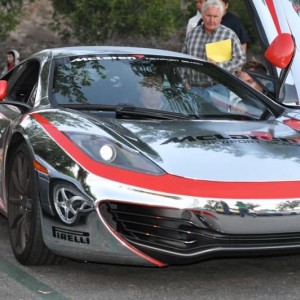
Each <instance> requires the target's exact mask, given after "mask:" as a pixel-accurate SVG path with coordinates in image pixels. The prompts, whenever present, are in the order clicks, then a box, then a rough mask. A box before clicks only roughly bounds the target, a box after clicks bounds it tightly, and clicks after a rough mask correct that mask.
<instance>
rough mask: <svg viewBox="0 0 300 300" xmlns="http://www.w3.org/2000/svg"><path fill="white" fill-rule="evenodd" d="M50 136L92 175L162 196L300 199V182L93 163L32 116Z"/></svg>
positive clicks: (42, 120) (48, 124) (43, 120)
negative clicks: (153, 172) (226, 178)
mask: <svg viewBox="0 0 300 300" xmlns="http://www.w3.org/2000/svg"><path fill="white" fill-rule="evenodd" d="M31 116H32V117H34V119H35V120H36V121H37V122H38V123H39V124H40V125H41V126H42V127H43V128H44V130H45V131H46V132H47V134H48V135H49V136H50V137H51V138H52V139H53V140H54V141H55V142H56V143H57V144H58V145H59V146H60V147H61V148H62V149H63V150H64V151H65V152H66V153H67V154H68V155H69V156H70V157H72V158H73V159H74V160H75V161H76V162H77V163H78V164H80V165H81V166H82V167H83V168H84V169H86V170H87V171H88V172H90V173H93V174H95V175H97V176H100V177H102V178H106V179H109V180H113V181H116V182H120V183H123V184H127V185H132V186H136V187H140V188H144V189H149V190H154V191H157V192H162V193H170V194H177V195H185V196H194V197H209V198H223V199H291V198H298V199H299V198H300V181H270V182H223V181H209V180H198V179H189V178H184V177H180V176H174V175H170V174H164V175H151V174H144V173H139V172H134V171H129V170H125V169H121V168H117V167H113V166H109V165H106V164H103V163H100V162H97V161H95V160H93V159H92V158H91V157H90V156H88V155H87V154H86V153H85V152H84V151H83V150H81V149H80V148H79V147H78V146H77V145H76V144H75V143H73V142H72V141H71V140H70V139H69V138H68V137H67V136H66V135H64V134H63V133H62V132H61V131H60V130H59V129H58V128H56V127H55V126H54V125H53V124H52V123H51V122H50V121H49V120H47V119H46V118H45V117H44V116H42V115H41V114H38V113H34V114H32V115H31Z"/></svg>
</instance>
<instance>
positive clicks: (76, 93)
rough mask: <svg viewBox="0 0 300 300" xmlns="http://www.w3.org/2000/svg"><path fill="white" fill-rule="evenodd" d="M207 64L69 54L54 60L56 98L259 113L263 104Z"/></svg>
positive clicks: (189, 111) (191, 111)
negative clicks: (74, 55)
mask: <svg viewBox="0 0 300 300" xmlns="http://www.w3.org/2000/svg"><path fill="white" fill-rule="evenodd" d="M234 81H237V80H233V79H232V78H229V77H228V75H227V74H226V73H225V72H223V71H222V70H220V69H218V68H214V67H213V66H212V65H210V64H205V63H202V62H197V61H189V60H181V59H177V58H176V59H175V58H174V59H173V58H169V57H166V58H163V57H154V56H149V57H148V56H139V55H132V56H128V57H124V56H119V57H118V56H113V57H112V56H100V55H99V56H94V57H90V56H89V57H70V58H67V59H66V58H64V59H58V60H57V61H56V65H55V70H54V81H53V100H54V101H56V102H57V103H58V104H68V105H71V104H77V105H78V104H83V105H86V104H99V105H112V106H115V105H119V104H129V105H134V106H137V107H142V108H149V109H157V110H161V111H169V112H176V113H182V114H185V115H194V116H202V117H211V116H215V117H218V116H220V117H221V116H223V117H224V116H232V117H234V116H241V115H242V116H245V117H248V118H253V119H260V118H261V117H262V116H264V115H270V114H266V111H268V108H267V106H266V105H265V104H264V102H263V101H261V99H260V98H259V97H258V96H255V95H254V94H253V93H252V92H251V91H250V90H249V89H247V88H245V87H243V86H241V85H239V84H238V83H236V82H234Z"/></svg>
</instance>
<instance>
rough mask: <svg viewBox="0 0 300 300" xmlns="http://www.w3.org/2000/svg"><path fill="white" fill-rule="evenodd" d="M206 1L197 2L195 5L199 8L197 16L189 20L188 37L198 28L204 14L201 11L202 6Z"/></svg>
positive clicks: (198, 0)
mask: <svg viewBox="0 0 300 300" xmlns="http://www.w3.org/2000/svg"><path fill="white" fill-rule="evenodd" d="M205 1H206V0H195V4H196V7H197V14H196V15H195V16H193V17H192V18H190V19H189V21H188V24H187V27H186V35H187V34H188V33H189V32H190V31H191V30H192V29H193V28H195V27H196V26H197V24H198V22H199V21H200V19H201V18H202V14H201V9H202V4H203V3H204V2H205Z"/></svg>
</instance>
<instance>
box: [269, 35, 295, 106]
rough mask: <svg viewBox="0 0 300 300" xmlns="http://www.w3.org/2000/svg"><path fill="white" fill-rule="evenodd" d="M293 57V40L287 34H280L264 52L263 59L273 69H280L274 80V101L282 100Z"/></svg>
mask: <svg viewBox="0 0 300 300" xmlns="http://www.w3.org/2000/svg"><path fill="white" fill-rule="evenodd" d="M294 55H295V40H294V37H293V36H292V35H291V34H289V33H280V34H279V35H278V36H277V37H276V38H275V39H274V40H273V42H272V43H271V44H270V45H269V47H268V48H267V50H266V51H265V58H266V59H267V60H268V62H269V63H271V64H272V65H273V66H274V67H277V68H280V69H281V71H280V74H279V77H278V78H276V79H275V99H276V101H278V102H282V101H283V99H284V83H285V81H286V78H287V76H288V73H289V71H290V69H291V66H292V62H293V59H294Z"/></svg>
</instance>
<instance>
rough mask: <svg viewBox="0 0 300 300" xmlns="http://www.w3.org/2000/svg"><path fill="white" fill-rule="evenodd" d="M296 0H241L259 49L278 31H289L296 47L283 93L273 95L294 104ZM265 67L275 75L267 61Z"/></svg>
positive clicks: (297, 95) (299, 64) (299, 34)
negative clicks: (259, 44)
mask: <svg viewBox="0 0 300 300" xmlns="http://www.w3.org/2000/svg"><path fill="white" fill-rule="evenodd" d="M298 2H299V1H297V0H245V6H246V8H247V10H248V12H249V14H250V18H251V19H252V20H253V25H254V27H255V29H256V31H257V34H258V36H259V38H260V42H261V45H262V50H263V52H264V51H265V50H266V49H267V47H268V46H269V45H270V44H271V43H272V41H273V40H274V39H275V38H276V37H277V36H278V34H280V33H289V34H291V35H292V36H293V38H294V40H295V43H296V47H295V48H296V51H295V55H294V58H293V62H292V64H291V69H290V71H289V73H288V76H287V78H286V81H285V88H284V94H283V95H280V97H279V98H278V99H277V101H280V102H284V103H287V104H294V105H299V104H300V102H299V99H300V52H299V51H300V50H299V45H300V16H299V14H298V12H297V10H296V9H295V7H296V6H297V5H299V3H298ZM295 5H296V6H295ZM297 46H298V49H297ZM268 69H269V73H270V75H271V76H273V77H274V78H279V76H280V72H281V70H280V69H279V68H275V67H274V66H272V65H269V66H268ZM277 84H278V83H277ZM278 90H279V89H278Z"/></svg>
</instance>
